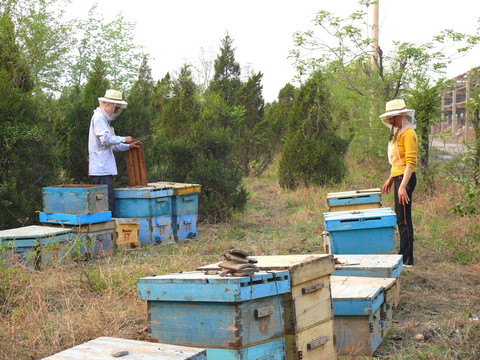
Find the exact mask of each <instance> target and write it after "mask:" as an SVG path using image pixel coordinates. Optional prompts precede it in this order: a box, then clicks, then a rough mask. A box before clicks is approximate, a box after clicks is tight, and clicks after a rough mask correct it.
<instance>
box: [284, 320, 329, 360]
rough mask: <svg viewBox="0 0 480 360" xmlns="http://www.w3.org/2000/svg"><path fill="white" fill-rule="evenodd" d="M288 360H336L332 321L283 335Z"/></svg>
mask: <svg viewBox="0 0 480 360" xmlns="http://www.w3.org/2000/svg"><path fill="white" fill-rule="evenodd" d="M285 346H286V352H287V359H288V360H297V359H303V360H319V359H322V360H334V359H336V358H337V355H336V350H335V342H334V327H333V319H332V318H331V319H329V320H327V321H324V322H323V323H320V324H317V325H315V326H313V327H310V328H308V329H306V330H303V331H301V332H298V333H296V334H287V335H285Z"/></svg>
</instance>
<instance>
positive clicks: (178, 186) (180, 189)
mask: <svg viewBox="0 0 480 360" xmlns="http://www.w3.org/2000/svg"><path fill="white" fill-rule="evenodd" d="M148 185H150V186H159V187H170V188H172V189H173V195H175V196H181V195H188V194H195V193H199V192H200V190H201V188H202V186H201V185H199V184H185V183H177V182H167V181H158V182H151V183H148Z"/></svg>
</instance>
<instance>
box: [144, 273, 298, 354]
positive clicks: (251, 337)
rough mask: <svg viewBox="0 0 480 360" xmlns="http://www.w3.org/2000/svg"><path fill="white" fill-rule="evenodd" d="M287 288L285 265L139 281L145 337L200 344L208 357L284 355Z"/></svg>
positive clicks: (170, 275) (165, 341) (288, 280)
mask: <svg viewBox="0 0 480 360" xmlns="http://www.w3.org/2000/svg"><path fill="white" fill-rule="evenodd" d="M287 292H290V278H289V273H288V271H280V272H276V273H275V272H264V271H261V272H258V273H255V274H254V275H253V276H251V277H249V276H246V277H222V276H220V275H208V274H205V273H203V272H201V271H192V272H185V273H180V274H169V275H162V276H154V277H146V278H141V279H139V281H138V297H139V299H141V300H147V302H148V317H149V321H150V337H151V338H152V339H155V340H158V341H160V342H164V343H169V344H184V345H188V346H197V347H205V348H207V357H208V359H222V360H227V359H257V358H262V357H265V358H269V357H268V356H270V357H271V358H272V359H284V356H285V348H284V343H285V340H284V322H283V311H284V303H283V296H282V294H285V293H287ZM247 355H248V356H247ZM253 355H255V356H256V357H252V356H253Z"/></svg>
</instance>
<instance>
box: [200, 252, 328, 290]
mask: <svg viewBox="0 0 480 360" xmlns="http://www.w3.org/2000/svg"><path fill="white" fill-rule="evenodd" d="M250 258H252V259H255V260H257V263H256V264H255V265H257V266H258V267H259V268H260V269H261V270H265V271H269V270H288V271H289V272H290V278H291V282H292V285H296V284H301V283H304V282H306V281H309V280H312V279H316V278H320V277H322V276H324V275H328V274H331V273H332V272H333V270H334V265H333V256H332V255H331V254H310V255H270V256H250ZM218 264H219V263H215V264H209V265H204V266H201V267H199V268H197V270H200V271H206V270H219V269H220V268H219V266H218Z"/></svg>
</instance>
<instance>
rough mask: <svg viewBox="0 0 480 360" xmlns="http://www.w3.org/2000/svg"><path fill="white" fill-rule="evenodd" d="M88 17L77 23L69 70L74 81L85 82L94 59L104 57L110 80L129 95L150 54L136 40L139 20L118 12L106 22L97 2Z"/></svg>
mask: <svg viewBox="0 0 480 360" xmlns="http://www.w3.org/2000/svg"><path fill="white" fill-rule="evenodd" d="M88 15H89V16H88V19H86V20H75V21H74V22H73V25H72V26H74V27H75V29H77V32H76V33H75V34H74V38H75V44H76V46H75V47H74V51H73V52H71V53H70V54H69V57H70V59H69V61H70V63H71V64H72V66H71V67H70V68H69V69H70V74H69V77H70V79H69V83H70V85H77V86H78V85H83V84H84V81H85V79H86V77H87V76H88V74H89V72H90V71H91V67H92V65H93V60H94V59H96V58H97V57H100V58H101V59H102V60H103V61H104V62H105V67H106V69H107V74H108V80H109V81H110V82H111V84H112V87H113V88H115V89H117V90H121V91H123V92H124V93H125V95H127V93H128V91H129V90H130V88H131V87H132V85H133V83H134V82H135V75H134V74H137V72H138V68H139V66H140V64H141V62H142V59H144V57H145V56H146V55H145V54H143V52H142V47H141V46H139V45H136V44H135V42H134V40H135V39H134V35H133V34H134V32H135V31H134V30H135V24H134V23H131V22H128V21H126V20H125V18H124V17H123V16H122V15H121V13H118V14H117V15H116V16H115V19H114V20H112V21H111V22H105V19H104V17H103V16H102V15H101V14H100V13H99V12H98V11H97V5H96V4H94V5H93V6H92V8H91V9H90V11H89V13H88Z"/></svg>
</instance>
